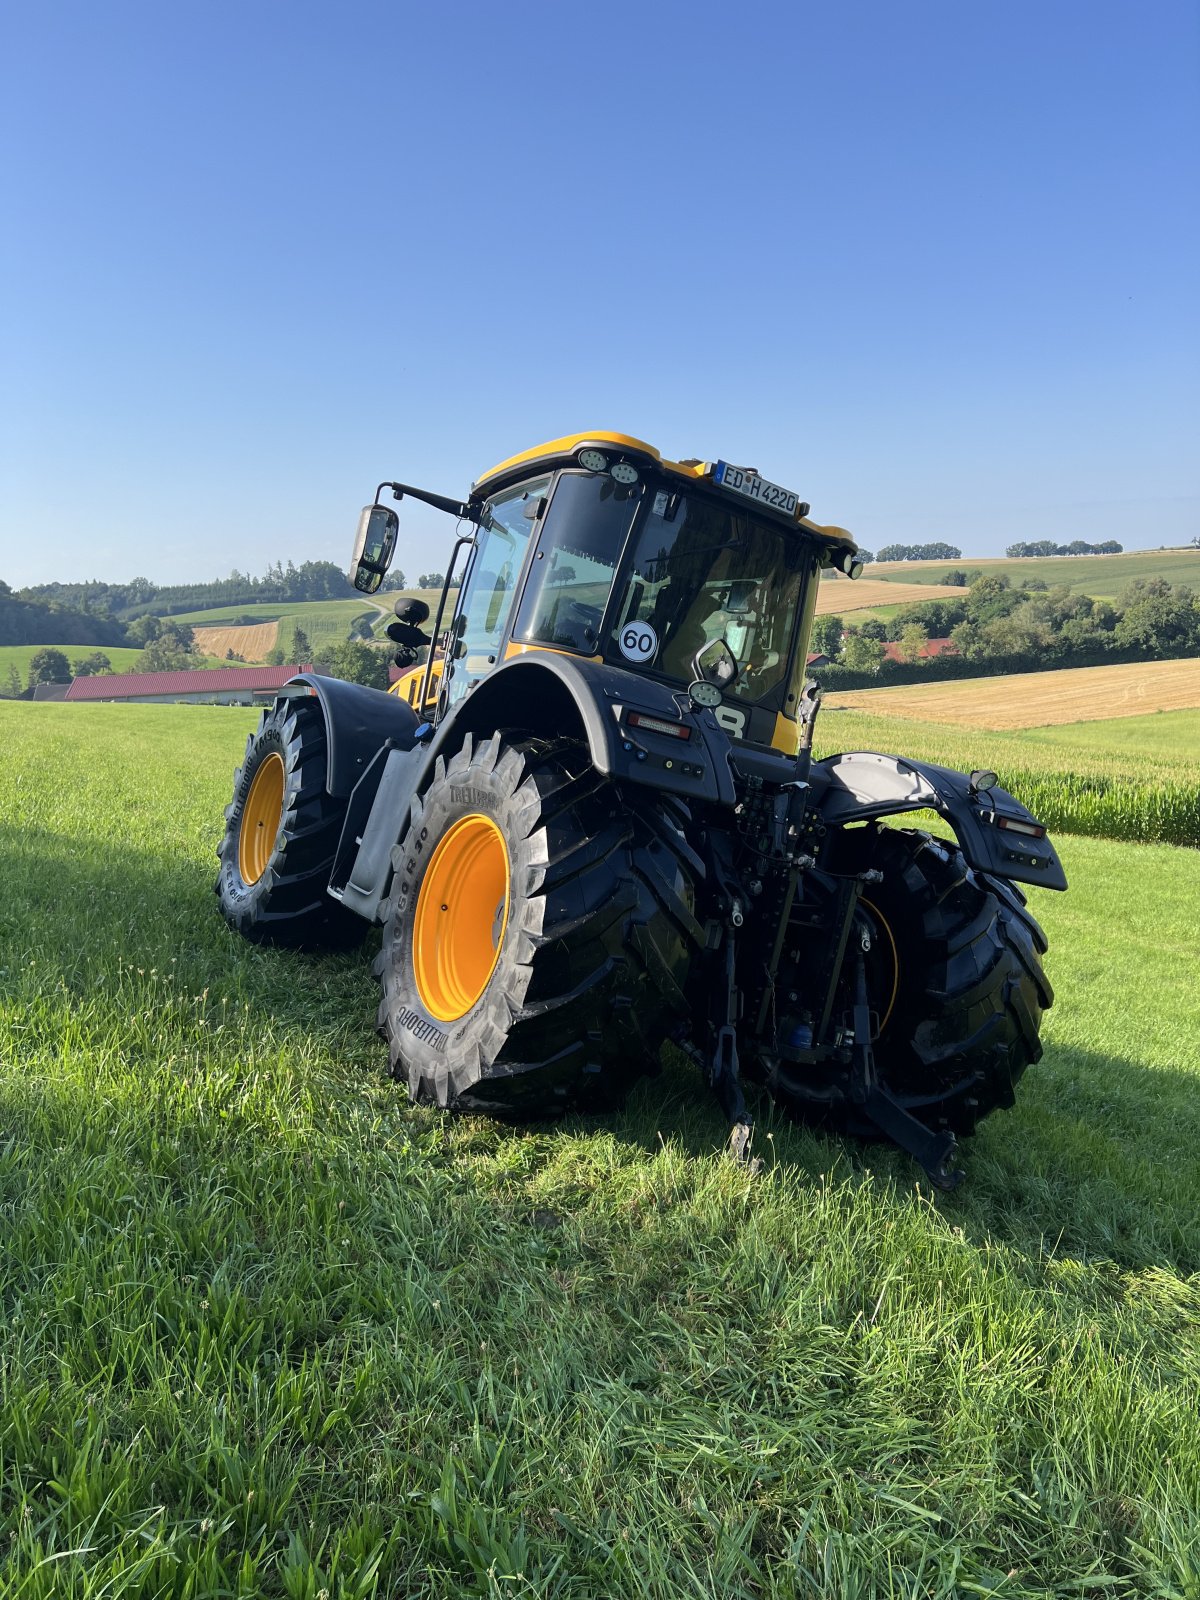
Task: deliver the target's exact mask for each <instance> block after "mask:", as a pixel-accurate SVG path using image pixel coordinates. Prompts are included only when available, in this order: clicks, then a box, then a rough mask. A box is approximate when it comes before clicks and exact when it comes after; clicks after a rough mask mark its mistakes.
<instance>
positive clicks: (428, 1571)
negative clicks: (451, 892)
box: [0, 705, 1200, 1600]
mask: <svg viewBox="0 0 1200 1600" xmlns="http://www.w3.org/2000/svg"><path fill="white" fill-rule="evenodd" d="M252 723H253V717H252V715H250V714H243V713H241V712H237V711H224V710H223V711H221V712H220V713H219V714H218V713H215V712H212V711H210V710H209V709H207V708H203V707H199V708H198V707H179V708H174V707H172V708H159V707H149V706H145V707H142V706H139V707H109V706H95V707H93V706H79V707H71V706H30V705H15V706H7V705H6V706H0V746H2V747H3V750H4V755H5V759H4V761H3V763H0V851H2V854H3V860H4V863H5V874H4V876H5V888H4V894H3V896H0V1218H2V1219H3V1227H4V1235H3V1237H4V1251H3V1255H2V1256H0V1319H2V1320H3V1323H4V1329H3V1341H2V1343H0V1592H2V1593H3V1594H4V1595H6V1596H9V1595H11V1596H14V1597H16V1596H20V1597H22V1600H35V1597H47V1600H48V1597H51V1596H54V1597H59V1596H71V1597H74V1596H80V1597H85V1596H86V1597H94V1600H101V1597H104V1600H130V1597H133V1596H137V1597H139V1600H149V1597H156V1600H157V1597H164V1600H165V1597H167V1596H170V1597H173V1600H174V1597H179V1600H182V1597H185V1596H188V1597H195V1600H199V1597H208V1596H247V1597H249V1596H259V1595H263V1596H288V1597H291V1596H302V1597H307V1600H318V1597H319V1596H320V1595H321V1594H322V1593H325V1594H327V1595H328V1596H329V1597H330V1600H333V1597H351V1596H354V1597H358V1600H365V1597H376V1596H377V1597H380V1600H382V1597H384V1596H387V1597H392V1596H420V1597H429V1600H434V1597H436V1600H443V1597H456V1600H457V1597H467V1596H491V1597H499V1596H514V1597H515V1596H520V1597H530V1600H532V1597H538V1600H542V1597H546V1600H560V1597H561V1600H566V1597H571V1600H576V1597H579V1600H583V1597H588V1600H593V1597H594V1600H609V1597H626V1596H629V1597H634V1596H637V1597H648V1600H678V1597H680V1596H694V1597H697V1600H700V1597H708V1596H721V1597H730V1600H776V1597H778V1600H784V1597H786V1600H797V1597H799V1600H827V1597H841V1596H846V1597H863V1600H867V1597H874V1596H881V1597H882V1596H886V1597H895V1600H900V1597H904V1600H914V1597H926V1596H929V1597H937V1600H964V1597H982V1596H998V1597H1000V1596H1002V1597H1005V1600H1034V1597H1037V1600H1045V1597H1047V1596H1053V1597H1062V1600H1066V1597H1079V1596H1087V1595H1095V1596H1117V1597H1123V1600H1126V1597H1135V1596H1136V1597H1139V1600H1151V1597H1153V1600H1167V1597H1175V1600H1191V1597H1194V1596H1195V1595H1197V1594H1198V1593H1200V1420H1198V1419H1200V1162H1198V1160H1197V1151H1198V1150H1200V1109H1198V1108H1200V1097H1198V1095H1197V1087H1198V1084H1200V1048H1198V1040H1200V990H1198V987H1197V985H1196V982H1195V913H1196V906H1197V904H1198V903H1200V856H1194V855H1192V854H1190V853H1188V852H1180V851H1172V850H1166V849H1162V848H1155V847H1125V846H1117V845H1113V844H1109V843H1105V842H1102V841H1097V840H1088V839H1067V840H1066V841H1065V843H1064V846H1063V848H1064V857H1065V861H1066V866H1067V871H1068V873H1069V874H1070V876H1071V880H1072V887H1071V890H1070V892H1069V893H1068V894H1066V895H1064V896H1052V895H1049V894H1046V893H1042V892H1037V893H1035V896H1034V902H1035V906H1036V909H1037V911H1038V914H1039V915H1040V916H1041V917H1042V918H1043V920H1044V921H1045V923H1046V926H1047V928H1048V931H1049V934H1050V937H1051V940H1052V952H1051V958H1050V969H1049V970H1050V974H1051V977H1052V979H1053V981H1054V983H1055V985H1056V988H1057V991H1058V1001H1057V1005H1056V1007H1055V1009H1054V1010H1053V1011H1052V1012H1051V1013H1050V1014H1049V1017H1048V1019H1047V1028H1046V1044H1047V1051H1046V1056H1045V1059H1044V1060H1043V1062H1042V1063H1040V1064H1039V1065H1038V1066H1037V1067H1034V1068H1031V1069H1030V1072H1029V1073H1028V1075H1027V1077H1026V1080H1025V1082H1024V1084H1023V1085H1022V1088H1021V1092H1020V1096H1019V1100H1018V1104H1017V1107H1016V1108H1015V1109H1014V1110H1013V1111H1011V1112H1008V1113H1004V1114H1000V1115H997V1116H995V1117H993V1118H991V1119H990V1120H989V1121H988V1122H987V1123H986V1124H985V1125H984V1128H983V1129H982V1130H981V1132H980V1134H979V1135H978V1137H977V1138H975V1139H974V1140H972V1141H970V1142H969V1144H968V1146H967V1148H966V1152H965V1155H966V1165H967V1168H968V1171H969V1174H970V1176H969V1181H968V1183H967V1185H966V1186H965V1187H964V1188H963V1189H961V1190H959V1191H958V1192H957V1193H955V1194H954V1195H952V1196H949V1197H933V1196H931V1195H930V1194H929V1193H928V1191H927V1190H925V1189H924V1187H923V1186H922V1185H920V1184H918V1183H917V1182H915V1181H914V1178H915V1174H914V1170H913V1168H912V1166H911V1164H910V1163H909V1162H907V1161H906V1160H904V1159H903V1158H902V1157H900V1156H898V1155H897V1154H896V1153H895V1152H893V1151H891V1150H889V1149H887V1148H880V1147H874V1148H863V1147H859V1146H856V1145H853V1144H849V1143H846V1142H842V1141H838V1140H829V1139H823V1138H820V1137H818V1136H816V1135H813V1134H811V1133H808V1132H805V1131H803V1130H802V1129H798V1128H795V1127H793V1126H791V1125H789V1124H788V1123H786V1122H784V1121H783V1120H781V1119H779V1118H778V1117H776V1116H774V1115H773V1114H772V1113H771V1112H770V1110H769V1108H768V1107H767V1106H765V1105H762V1104H760V1105H759V1112H760V1124H759V1130H758V1141H757V1148H758V1151H759V1152H760V1153H761V1154H762V1155H763V1156H764V1157H765V1160H766V1170H765V1172H764V1173H763V1174H762V1175H761V1176H759V1177H757V1178H754V1177H751V1176H749V1175H748V1174H747V1173H746V1172H745V1171H744V1170H742V1169H739V1168H737V1167H734V1166H733V1165H732V1164H730V1163H729V1162H728V1161H727V1160H726V1159H725V1158H724V1157H722V1156H721V1154H720V1153H719V1152H720V1148H721V1145H722V1142H723V1139H724V1135H725V1131H726V1130H725V1127H724V1124H723V1122H722V1120H721V1117H720V1114H719V1112H718V1111H717V1110H716V1108H715V1107H714V1106H713V1105H712V1104H711V1102H710V1099H709V1096H708V1093H707V1091H706V1090H705V1089H704V1087H703V1085H702V1084H700V1083H699V1082H698V1080H697V1079H696V1078H695V1076H694V1074H693V1073H692V1072H691V1071H690V1070H688V1069H687V1068H686V1067H685V1066H684V1064H682V1063H681V1062H680V1061H679V1060H678V1059H676V1058H673V1057H672V1058H670V1059H668V1060H667V1062H666V1067H665V1072H664V1075H663V1076H662V1077H661V1078H660V1079H658V1080H656V1081H654V1082H651V1083H650V1084H648V1085H646V1086H645V1087H644V1088H643V1089H641V1090H640V1091H639V1092H638V1094H637V1095H636V1096H635V1097H634V1100H633V1102H632V1103H631V1105H630V1107H629V1108H628V1110H627V1111H626V1112H625V1113H623V1114H622V1115H620V1116H615V1117H611V1118H608V1119H603V1120H600V1119H597V1120H582V1119H574V1120H570V1121H567V1122H565V1123H561V1124H553V1125H541V1126H534V1127H505V1126H502V1125H499V1124H496V1123H492V1122H489V1121H486V1120H483V1119H462V1120H456V1119H451V1118H446V1117H444V1116H442V1115H440V1114H438V1113H436V1112H433V1111H430V1110H428V1109H424V1108H421V1109H417V1108H413V1107H412V1106H410V1105H409V1104H408V1102H407V1100H406V1098H405V1095H404V1093H403V1091H402V1090H400V1089H399V1088H397V1087H396V1086H395V1085H393V1084H392V1083H390V1082H389V1081H388V1080H387V1078H386V1076H385V1073H384V1061H383V1051H382V1047H381V1045H380V1043H379V1041H378V1040H377V1039H376V1037H375V1035H374V1033H373V1027H372V1024H373V1016H374V1007H375V989H374V983H373V980H372V979H371V976H370V972H369V958H370V954H371V945H370V943H368V945H367V948H366V949H365V950H364V951H363V952H361V953H358V954H354V955H349V956H344V957H338V958H304V957H298V956H294V955H288V954H286V953H282V952H276V951H271V950H264V949H257V948H254V947H252V946H250V945H247V944H245V943H243V942H241V941H240V940H238V939H237V938H236V937H235V936H234V935H233V934H232V933H230V932H229V931H228V930H227V929H226V927H225V925H224V924H223V923H222V922H221V920H220V918H219V916H218V914H217V911H216V906H215V901H214V897H213V895H212V893H211V882H212V878H213V875H214V869H215V861H214V857H213V846H214V843H215V840H216V838H217V835H218V830H219V828H220V822H221V810H222V807H223V805H224V804H225V802H226V800H227V798H228V791H229V788H230V779H231V773H232V768H233V766H234V764H235V762H236V761H237V760H238V758H239V756H240V752H241V747H242V743H243V740H244V736H245V731H246V729H247V728H248V727H249V726H251V725H252Z"/></svg>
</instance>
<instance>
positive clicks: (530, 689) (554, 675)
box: [430, 650, 736, 806]
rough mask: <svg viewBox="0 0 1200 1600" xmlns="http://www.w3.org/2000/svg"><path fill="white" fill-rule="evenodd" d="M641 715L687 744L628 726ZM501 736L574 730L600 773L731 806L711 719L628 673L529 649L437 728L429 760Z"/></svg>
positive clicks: (722, 750) (683, 694)
mask: <svg viewBox="0 0 1200 1600" xmlns="http://www.w3.org/2000/svg"><path fill="white" fill-rule="evenodd" d="M631 711H634V712H637V711H640V712H643V713H645V714H646V715H648V716H652V717H660V718H662V719H663V720H664V721H666V722H670V723H673V724H675V725H676V726H683V727H686V728H687V729H688V733H689V736H688V738H687V739H681V738H675V737H673V736H672V735H670V734H663V733H656V732H654V730H653V729H649V728H645V727H633V726H632V725H630V724H629V722H628V721H627V720H626V719H627V717H628V714H629V713H630V712H631ZM497 728H514V729H516V728H520V729H524V730H527V731H528V732H530V733H537V734H559V733H567V732H580V733H582V736H583V737H584V738H585V739H586V740H587V745H588V749H589V751H590V753H591V758H592V765H593V766H594V767H595V768H596V770H597V772H603V773H604V774H605V775H606V776H608V777H612V778H615V779H616V780H617V781H618V782H619V783H637V784H643V785H646V786H647V787H649V788H653V789H661V790H664V791H666V792H667V793H669V794H677V795H679V796H680V797H681V798H682V799H685V800H691V801H697V800H699V801H707V802H708V803H709V804H712V805H721V806H732V805H733V804H734V802H735V799H736V795H735V792H734V783H733V772H732V769H731V767H730V764H729V757H730V752H731V750H732V745H731V744H730V741H729V737H728V735H727V734H726V733H725V732H724V730H723V729H722V728H721V727H720V726H719V725H718V723H717V720H716V718H715V717H714V716H713V714H712V712H711V711H699V710H697V708H696V707H695V706H693V705H692V703H691V701H690V700H689V699H688V696H687V691H686V690H685V689H673V688H671V686H670V685H669V684H665V683H658V682H656V681H655V679H653V678H643V677H641V676H640V675H639V674H638V673H637V672H636V671H632V670H630V669H628V668H621V667H610V666H607V665H606V664H605V663H604V662H602V661H591V660H589V659H588V658H587V657H583V656H571V655H566V654H564V653H561V652H558V651H552V650H530V651H528V652H527V653H525V654H523V655H519V656H514V657H513V658H512V659H511V660H509V661H505V662H504V663H502V665H500V666H498V667H496V668H494V669H493V671H491V672H489V673H488V675H487V677H486V678H482V679H480V681H479V682H478V683H477V684H476V685H475V687H474V688H473V689H472V690H471V691H470V693H469V694H468V695H467V696H466V698H465V699H464V700H461V701H460V702H459V703H458V704H457V705H456V706H455V708H454V710H453V711H452V713H451V714H450V716H449V717H448V718H447V719H446V720H445V721H444V722H443V723H442V724H441V725H440V726H439V728H438V730H437V734H436V736H435V738H434V741H433V744H432V746H431V747H430V753H431V755H433V756H436V755H437V754H438V753H439V752H440V751H445V753H446V754H447V755H449V754H450V753H451V751H452V750H455V749H457V748H458V746H459V745H460V744H461V743H462V740H463V736H464V735H465V734H467V733H474V734H480V735H487V736H490V735H491V734H492V733H494V732H495V730H496V729H497Z"/></svg>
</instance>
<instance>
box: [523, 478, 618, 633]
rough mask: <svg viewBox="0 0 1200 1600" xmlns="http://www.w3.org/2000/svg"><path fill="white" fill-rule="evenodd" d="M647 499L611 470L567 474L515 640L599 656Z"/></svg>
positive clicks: (545, 527)
mask: <svg viewBox="0 0 1200 1600" xmlns="http://www.w3.org/2000/svg"><path fill="white" fill-rule="evenodd" d="M641 496H642V486H641V485H640V484H632V485H626V484H620V483H616V482H614V480H613V479H612V478H610V477H609V476H608V475H607V474H606V473H596V474H592V473H588V474H584V473H576V472H568V473H564V474H563V475H562V477H560V478H559V481H558V487H557V488H556V489H555V491H554V497H553V499H552V500H551V502H550V509H549V511H547V513H546V520H545V523H544V524H543V527H542V536H541V538H540V539H539V540H538V547H537V553H536V555H535V556H534V558H533V564H532V566H531V568H530V572H529V581H528V582H527V583H526V585H525V594H524V597H523V599H522V601H521V609H520V612H519V613H518V615H517V622H516V626H515V628H514V629H513V638H514V639H516V640H518V641H519V642H520V643H522V644H543V645H550V646H552V647H553V648H554V649H556V650H578V651H580V652H582V653H583V654H584V655H589V656H593V655H599V654H601V644H600V623H601V620H602V618H603V616H604V608H605V606H606V605H607V604H608V597H609V594H610V592H611V590H612V586H613V577H614V575H615V573H616V570H617V564H618V563H619V561H620V559H621V553H622V551H623V550H624V548H625V540H626V538H627V536H628V534H629V529H630V527H631V525H632V523H633V518H634V514H635V513H636V511H637V508H638V505H639V504H640V501H641Z"/></svg>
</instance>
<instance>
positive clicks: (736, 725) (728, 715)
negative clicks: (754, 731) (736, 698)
mask: <svg viewBox="0 0 1200 1600" xmlns="http://www.w3.org/2000/svg"><path fill="white" fill-rule="evenodd" d="M713 715H714V716H715V717H716V719H717V722H718V724H719V725H720V726H721V727H722V728H724V730H725V732H726V733H731V734H733V736H734V738H735V739H740V738H741V736H742V734H743V733H745V731H746V713H745V712H744V711H739V710H738V709H737V708H736V706H718V707H717V709H716V711H715V712H714V713H713Z"/></svg>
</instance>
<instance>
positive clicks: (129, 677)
mask: <svg viewBox="0 0 1200 1600" xmlns="http://www.w3.org/2000/svg"><path fill="white" fill-rule="evenodd" d="M311 671H312V668H311V667H210V668H207V669H201V670H200V671H197V672H105V673H97V674H96V675H95V676H94V677H90V678H76V679H75V681H74V682H73V683H72V684H71V687H70V688H69V689H68V690H67V694H66V698H67V699H68V700H71V701H80V700H137V701H142V702H151V703H158V704H162V705H174V704H176V703H178V702H180V701H182V702H191V703H193V704H197V705H223V706H236V705H246V706H248V705H254V704H255V701H256V698H258V699H261V698H262V697H263V696H265V695H271V694H274V693H275V691H276V689H281V688H282V687H283V685H284V684H285V683H286V682H287V681H288V679H289V678H294V677H295V676H296V674H297V673H298V672H311Z"/></svg>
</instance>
